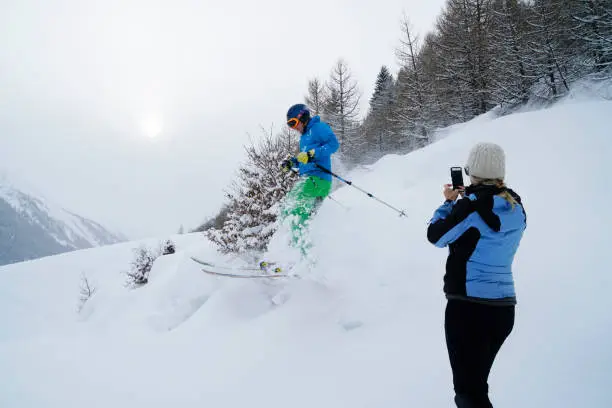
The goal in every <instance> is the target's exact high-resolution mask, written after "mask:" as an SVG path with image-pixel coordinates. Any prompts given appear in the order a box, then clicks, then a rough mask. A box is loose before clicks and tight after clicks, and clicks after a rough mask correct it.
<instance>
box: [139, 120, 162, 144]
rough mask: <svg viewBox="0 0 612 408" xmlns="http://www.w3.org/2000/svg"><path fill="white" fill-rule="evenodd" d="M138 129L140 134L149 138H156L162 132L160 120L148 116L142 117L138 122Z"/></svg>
mask: <svg viewBox="0 0 612 408" xmlns="http://www.w3.org/2000/svg"><path fill="white" fill-rule="evenodd" d="M140 129H141V131H142V134H143V135H144V136H146V137H148V138H149V139H156V138H158V137H159V136H160V135H161V134H162V132H163V126H162V122H161V120H159V119H158V118H156V117H152V116H148V117H145V118H143V119H142V121H141V122H140Z"/></svg>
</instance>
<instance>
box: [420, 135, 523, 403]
mask: <svg viewBox="0 0 612 408" xmlns="http://www.w3.org/2000/svg"><path fill="white" fill-rule="evenodd" d="M465 173H466V174H467V175H468V176H469V177H470V182H471V185H470V186H468V187H467V188H465V189H463V188H460V189H457V190H453V189H452V188H451V186H450V185H446V186H445V187H444V197H445V199H446V201H445V202H444V203H443V204H442V205H441V206H440V207H439V208H438V209H437V210H436V211H435V213H434V216H433V218H432V219H431V221H430V223H429V226H428V229H427V238H428V240H429V242H431V243H432V244H434V245H435V246H437V247H440V248H442V247H445V246H448V247H449V255H448V259H447V262H446V274H445V276H444V292H445V294H446V298H447V305H446V312H445V322H444V329H445V333H446V345H447V348H448V355H449V358H450V364H451V368H452V372H453V385H454V389H455V403H456V404H457V407H459V408H468V407H469V408H472V407H474V408H476V407H477V408H480V407H492V405H491V402H490V400H489V397H488V388H489V387H488V382H487V380H488V377H489V372H490V370H491V366H492V365H493V361H494V359H495V356H496V354H497V352H498V351H499V349H500V347H501V345H502V344H503V343H504V341H505V340H506V338H507V337H508V335H509V334H510V332H511V331H512V328H513V326H514V305H515V304H516V295H515V291H514V279H513V277H512V262H513V259H514V255H515V253H516V251H517V249H518V246H519V242H520V240H521V238H522V236H523V231H524V230H525V228H526V215H525V210H524V208H523V205H522V203H521V198H520V197H519V196H518V195H517V194H516V193H515V192H514V191H512V190H511V189H509V188H508V187H506V185H505V184H504V178H505V154H504V151H503V150H502V148H501V147H500V146H498V145H496V144H493V143H478V144H477V145H475V146H474V147H473V148H472V150H471V151H470V154H469V157H468V161H467V164H466V166H465ZM460 194H461V196H462V197H463V198H461V199H459V200H458V198H459V195H460Z"/></svg>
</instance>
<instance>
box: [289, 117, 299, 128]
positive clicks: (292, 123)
mask: <svg viewBox="0 0 612 408" xmlns="http://www.w3.org/2000/svg"><path fill="white" fill-rule="evenodd" d="M298 123H300V120H299V119H298V118H291V119H289V120H288V121H287V126H289V127H290V128H291V129H295V128H297V125H298Z"/></svg>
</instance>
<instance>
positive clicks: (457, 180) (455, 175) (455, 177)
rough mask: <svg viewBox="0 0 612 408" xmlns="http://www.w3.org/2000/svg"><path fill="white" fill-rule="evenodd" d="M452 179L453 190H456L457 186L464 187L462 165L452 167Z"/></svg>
mask: <svg viewBox="0 0 612 408" xmlns="http://www.w3.org/2000/svg"><path fill="white" fill-rule="evenodd" d="M451 181H452V183H453V190H456V189H457V187H463V170H462V169H461V167H451Z"/></svg>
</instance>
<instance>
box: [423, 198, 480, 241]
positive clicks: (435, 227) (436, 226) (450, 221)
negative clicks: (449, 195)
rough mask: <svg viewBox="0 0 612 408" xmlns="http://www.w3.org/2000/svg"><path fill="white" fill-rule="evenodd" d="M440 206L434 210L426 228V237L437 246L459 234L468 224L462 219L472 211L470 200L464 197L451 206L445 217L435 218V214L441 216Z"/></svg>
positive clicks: (455, 237) (452, 239)
mask: <svg viewBox="0 0 612 408" xmlns="http://www.w3.org/2000/svg"><path fill="white" fill-rule="evenodd" d="M442 207H444V206H442ZM442 207H440V208H439V209H438V211H436V214H434V218H433V219H432V222H431V223H430V224H429V227H428V228H427V239H428V240H429V242H431V243H432V244H434V245H435V246H437V247H444V246H446V245H448V244H449V243H451V242H453V241H454V240H455V239H457V238H458V237H459V236H461V234H463V233H464V232H465V231H466V230H467V229H468V228H469V226H470V225H469V223H464V221H465V220H466V219H467V218H468V216H469V215H470V214H472V213H473V211H474V210H473V208H472V205H471V201H470V200H469V199H467V198H464V199H462V200H459V201H458V202H457V203H456V204H455V205H454V206H453V209H452V211H451V212H450V214H448V216H447V217H445V218H438V219H436V217H437V216H438V217H440V216H442V211H440V210H441V209H442ZM451 232H452V233H451ZM449 233H450V234H449Z"/></svg>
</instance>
